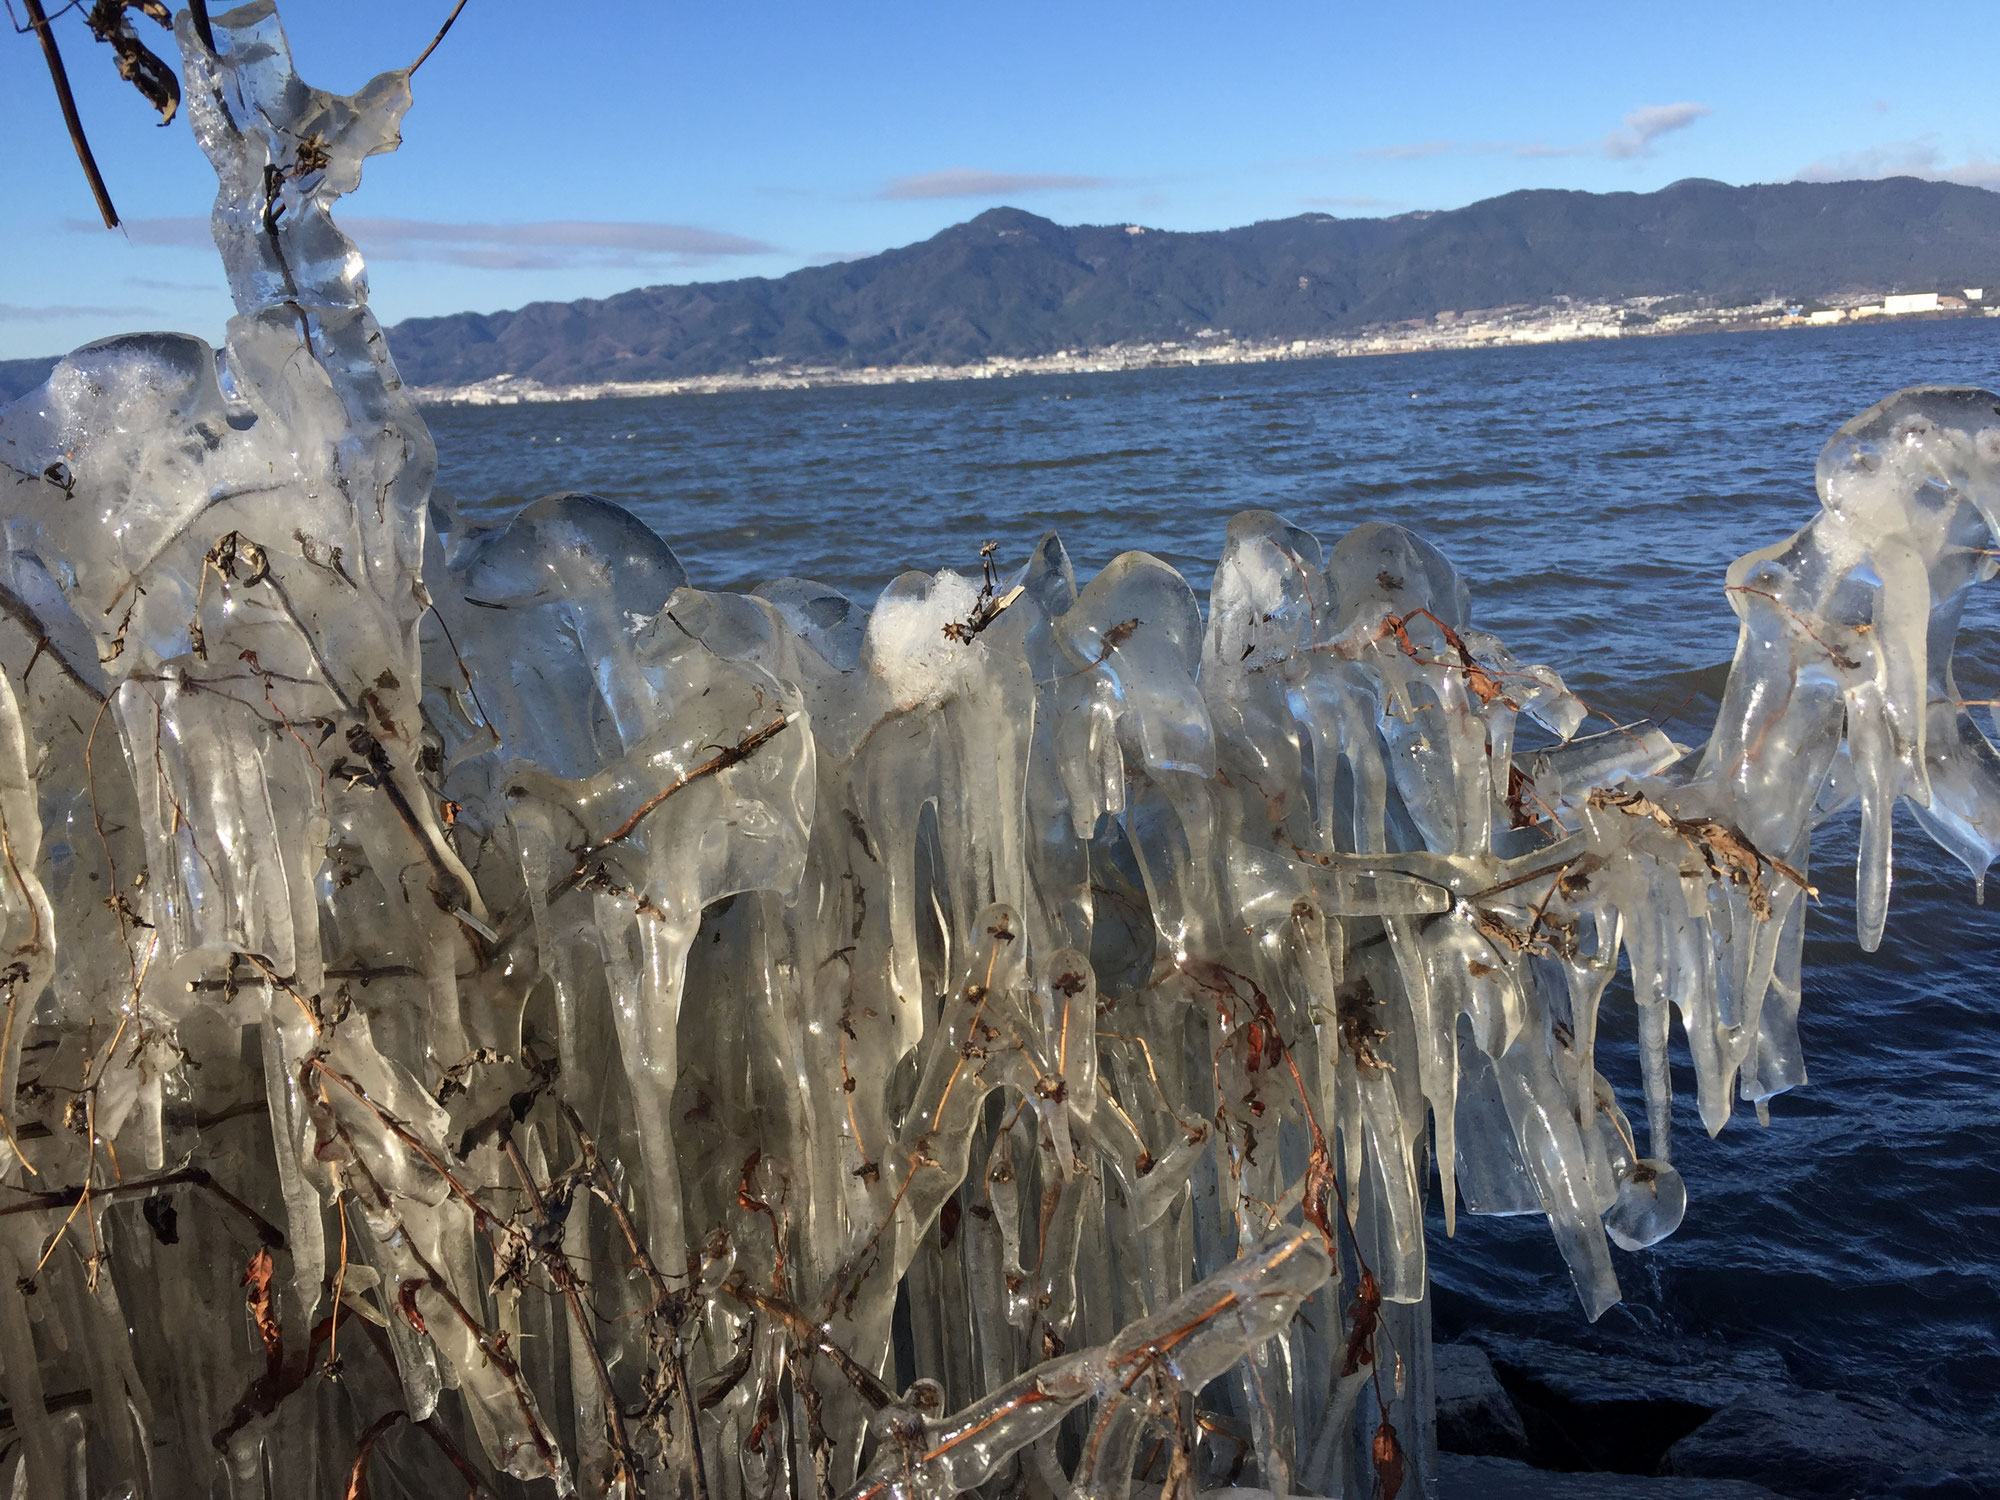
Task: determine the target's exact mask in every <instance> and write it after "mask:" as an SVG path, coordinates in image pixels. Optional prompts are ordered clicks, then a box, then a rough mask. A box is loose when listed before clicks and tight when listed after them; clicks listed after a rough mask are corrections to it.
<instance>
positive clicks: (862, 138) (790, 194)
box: [0, 0, 2000, 358]
mask: <svg viewBox="0 0 2000 1500" xmlns="http://www.w3.org/2000/svg"><path fill="white" fill-rule="evenodd" d="M46 3H47V4H48V5H49V8H51V9H54V8H55V7H56V5H57V4H58V3H59V0H46ZM219 8H220V7H219V6H218V9H219ZM449 8H450V7H449V3H448V0H292V3H290V4H285V5H283V6H282V10H283V14H284V15H285V17H286V22H287V26H288V28H289V30H290V32H291V36H292V43H293V48H294V51H295V53H296V54H297V57H298V60H299V66H300V69H301V72H302V74H303V75H304V77H305V78H306V79H307V81H309V82H311V83H315V84H317V85H319V86H321V87H328V88H337V89H340V90H342V91H349V90H352V89H354V88H356V87H358V86H359V85H360V84H361V83H363V82H364V81H366V79H367V78H368V77H369V76H370V75H372V74H373V73H376V72H379V71H383V70H385V69H388V68H391V67H395V66H398V65H401V64H403V63H406V62H408V61H409V60H410V59H412V58H414V57H415V56H416V55H417V53H418V52H419V51H421V50H422V48H423V45H424V44H425V43H426V42H427V41H428V40H429V39H430V36H431V34H432V33H433V32H434V31H435V29H436V27H437V25H438V23H439V22H440V21H441V20H442V19H443V16H444V14H445V12H446V11H447V10H448V9H449ZM20 10H21V8H20V5H19V3H18V0H15V4H14V11H15V13H16V15H17V16H18V15H19V14H20ZM136 24H137V25H138V27H139V29H140V32H141V35H142V36H144V37H145V38H146V40H147V41H148V42H149V43H151V44H153V45H155V46H156V48H157V49H158V50H161V51H162V52H163V54H164V55H166V56H168V57H169V59H170V60H172V58H173V53H172V50H171V49H172V41H171V38H170V37H169V36H168V34H167V33H165V32H164V31H160V30H159V29H158V28H156V27H154V26H153V25H152V24H151V23H150V22H147V21H145V20H143V19H137V20H136ZM56 25H57V28H58V33H59V36H60V38H61V41H62V43H63V47H64V53H65V56H66V58H67V60H68V62H69V65H70V73H71V76H72V79H73V80H74V82H75V84H76V86H77V94H78V100H79V105H80V108H81V110H82V113H83V117H84V121H85V124H86V126H87V128H88V129H89V131H90V135H91V139H92V141H93V143H94V145H95V146H96V148H97V154H98V157H99V159H100V161H101V163H102V164H103V166H104V171H105V176H106V178H107V180H108V183H109V186H110V189H111V193H112V196H113V198H114V200H115V201H116V203H117V205H118V208H119V211H120V212H121V214H122V215H123V216H124V217H125V219H126V220H127V227H126V228H125V229H124V230H123V231H118V232H106V231H105V230H104V229H102V228H101V227H98V226H97V225H96V224H95V215H94V212H93V209H92V205H91V201H90V198H89V195H88V192H87V191H86V189H85V187H84V183H83V178H82V175H81V173H80V172H79V171H78V170H77V167H76V163H75V159H74V157H73V156H72V155H71V153H70V149H69V145H68V141H67V139H66V137H65V136H64V134H63V131H62V126H61V121H60V117H59V116H58V114H57V110H56V105H55V99H54V94H53V90H52V89H51V88H50V86H49V82H48V78H47V75H46V73H45V72H44V71H43V67H42V61H41V54H40V51H39V49H38V48H37V47H36V46H35V45H34V42H33V40H32V38H31V37H27V36H8V35H5V34H0V140H4V141H5V142H6V143H7V147H6V150H5V152H4V156H0V162H3V163H4V164H0V188H4V193H3V194H0V204H4V210H0V358H4V357H12V356H25V355H35V354H43V353H53V352H57V351H60V350H63V349H67V348H70V347H72V346H74V345H76V344H78V343H81V342H83V341H85V340H87V339H90V338H94V337H99V336H101V335H103V334H106V333H111V332H118V331H123V330H126V329H133V328H155V327H170V328H181V329H186V330H187V331H190V332H194V333H198V334H201V335H202V336H204V337H207V338H209V339H211V340H215V339H218V338H219V337H220V333H221V328H222V323H223V320H224V319H225V318H226V317H227V315H228V312H229V307H228V300H227V297H226V295H225V293H224V291H223V285H222V278H221V275H220V273H219V271H218V270H217V268H216V265H215V257H214V252H213V250H212V248H211V247H210V246H209V245H208V243H207V238H206V222H205V221H206V216H207V211H208V205H209V203H210V201H211V199H212V197H213V192H214V179H213V178H212V176H211V175H210V174H209V171H208V167H207V164H206V162H205V161H204V160H203V158H202V156H201V154H200V152H199V150H198V149H197V148H196V147H195V145H194V142H193V140H192V139H191V137H190V136H189V135H188V133H187V131H186V129H185V127H184V124H183V123H182V122H178V121H177V122H176V123H175V124H174V125H173V126H171V127H169V128H167V129H164V130H162V129H159V128H158V127H156V126H155V125H154V124H152V123H151V119H152V117H151V116H150V114H149V112H148V111H147V108H146V106H145V105H144V103H143V102H142V101H141V100H140V99H139V97H138V96H137V94H136V93H134V92H133V91H132V90H131V89H130V87H129V86H128V85H126V84H124V83H123V82H121V81H120V80H119V79H118V78H117V77H116V75H115V74H114V73H113V71H112V69H111V66H110V60H109V55H108V53H107V51H106V49H104V48H102V47H100V46H99V45H98V44H97V43H95V42H94V41H92V40H91V38H90V36H89V33H88V32H87V31H86V30H85V29H84V27H83V25H82V21H81V17H80V15H78V14H76V13H71V14H69V15H65V16H62V17H60V18H59V19H58V20H57V22H56ZM1997 54H2000V7H1995V6H1992V5H1987V4H1974V3H1960V4H1955V5H1923V4H1908V3H1906V4H1902V5H1899V6H1895V7H1882V6H1879V5H1860V4H1851V3H1847V0H1823V3H1820V4H1815V5H1787V4H1751V5H1745V4H1743V3H1742V0H1733V3H1730V4H1724V5H1709V4H1703V3H1680V4H1675V5H1672V6H1664V5H1646V6H1640V5H1629V4H1609V5H1607V4H1605V3H1603V0H1597V3H1593V4H1588V5H1582V4H1579V5H1559V4H1534V3H1514V4H1499V5H1495V4H1492V3H1490V0H1487V3H1481V4H1457V3H1453V4H1442V3H1417V0H1406V3H1400V4H1393V5H1382V4H1368V5H1361V4H1353V3H1342V4H1326V3H1322V4H1317V5H1291V4H1244V5H1236V6H1221V5H1215V4H1213V3H1209V4H1201V5H1193V4H1179V3H1174V0H1152V3H1146V4H1123V3H1118V4H1109V3H1091V0H1069V3H1067V4H1062V5H1053V4H1037V3H1013V4H1008V5H987V6H973V5H949V4H939V3H935V0H933V3H929V4H914V3H912V4H900V3H870V0H850V3H846V4H840V5H835V4H831V3H823V4H819V5H794V4H786V3H782V0H773V3H767V4H763V5H756V6H749V5H715V4H699V5H698V4H693V3H683V0H651V3H644V4H641V3H636V0H624V3H618V4H612V3H606V0H569V3H566V4H560V5H550V4H548V3H546V0H540V3H536V4H528V3H525V0H470V3H469V4H468V5H467V6H466V8H465V12H464V14H463V15H462V16H461V17H460V19H459V22H458V24H457V26H456V28H455V29H454V30H453V32H452V33H451V35H450V36H449V37H448V38H447V39H446V40H445V43H444V45H443V46H442V47H440V48H439V49H438V52H437V54H436V55H435V56H433V57H432V58H431V60H430V61H429V62H427V63H426V64H425V65H424V67H423V69H422V70H421V71H420V72H419V73H418V74H417V77H416V85H415V86H416V107H415V108H414V109H413V110H412V112H411V114H410V116H409V119H408V120H407V122H406V124H405V128H404V146H403V149H402V150H401V151H400V152H398V153H397V154H396V155H394V156H391V157H386V158H377V159H376V160H375V161H373V162H371V163H370V165H369V168H368V172H367V176H366V178H365V179H364V181H363V183H362V188H361V191H360V193H359V194H357V195H356V196H355V197H353V198H350V199H349V200H347V202H346V204H345V208H346V210H347V213H346V215H345V221H346V222H348V223H349V225H350V227H351V229H352V230H353V232H354V233H355V236H356V238H357V239H358V240H359V241H360V243H361V245H362V248H363V250H364V251H365V252H366V253H367V254H368V256H369V260H370V268H371V278H372V281H373V285H374V300H375V305H376V308H377V310H378V312H379V313H380V314H381V315H382V317H383V319H384V321H385V322H393V321H395V320H397V319H399V318H403V317H407V316H411V315H414V314H420V313H442V312H453V311H458V310H461V309H466V308H476V309H483V310H491V309H495V308H501V307H513V306H518V305H520V304H521V303H524V302H528V301H533V300H536V299H541V298H554V299H568V298H573V297H581V296H599V295H604V294H607V293H610V292H614V291H620V290H623V289H625V288H627V287H632V286H642V285H649V284H655V283H659V282H672V281H690V280H712V279H720V278H727V277H735V276H751V275H766V276H768V275H781V274H783V273H784V272H786V271H788V270H792V269H794V268H796V267H798V266H802V265H806V264H810V263H815V262H822V261H826V260H830V259H838V258H843V257H849V256H855V255H864V254H868V253H871V252H874V251H877V250H881V249H885V248H887V247H889V246H892V245H901V244H908V243H910V242H912V241H915V240H919V239H923V238H925V237H926V236H928V235H931V234H933V233H935V232H936V231H937V230H939V229H941V228H943V227H945V226H946V225H948V224H951V223H955V222H957V221H959V220H962V219H965V218H969V217H970V216H971V215H973V214H975V213H977V212H979V211H980V210H981V209H984V208H987V207H991V206H992V205H994V204H996V203H1013V204H1016V205H1018V206H1020V207H1023V208H1027V209H1030V210H1032V211H1034V212H1037V213H1041V214H1045V215H1047V216H1048V217H1050V218H1053V219H1057V220H1059V221H1062V222H1065V223H1085V222H1092V223H1107V222H1111V223H1116V222H1136V223H1142V224H1146V225H1150V226H1154V227H1159V228H1169V229H1209V228H1221V227H1225V226H1229V225H1234V224H1243V223H1248V222H1251V221H1253V220H1257V219H1267V218H1282V217H1286V216H1289V215H1292V214H1298V213H1303V212H1308V211H1318V212H1325V213H1334V214H1340V215H1343V216H1353V215H1369V216H1373V215H1380V214H1391V213H1400V212H1404V211H1407V210H1410V209H1419V208H1451V207H1456V206H1458V205H1461V204H1464V203H1469V202H1472V201H1474V200H1476V199H1479V198H1484V197H1490V196H1492V195H1494V194H1496V193H1503V192H1508V191H1511V190H1513V189H1516V188H1525V187H1563V188H1584V189H1590V190H1593V191H1600V192H1602V191H1641V192H1643V191H1647V190H1650V189H1653V188H1658V187H1662V186H1664V185H1666V184H1667V183H1669V182H1672V181H1674V180H1675V179H1677V178H1681V177H1690V176H1701V177H1717V178H1721V179H1722V180H1724V181H1726V182H1775V181H1786V180H1790V179H1792V178H1796V177H1800V176H1806V177H1858V176H1882V175H1886V174H1889V173H1893V172H1899V171H1907V172H1914V173H1916V174H1918V175H1925V176H1942V177H1950V178H1953V179H1955V180H1958V181H1964V182H1971V183H1976V184H1979V185H1982V186H1993V187H1996V188H2000V96H1997V95H1996V92H1995V90H1994V89H1993V87H1992V79H1991V67H1992V59H1993V58H1994V57H1995V56H1996V55H1997Z"/></svg>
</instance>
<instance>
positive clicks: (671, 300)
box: [0, 177, 2000, 398]
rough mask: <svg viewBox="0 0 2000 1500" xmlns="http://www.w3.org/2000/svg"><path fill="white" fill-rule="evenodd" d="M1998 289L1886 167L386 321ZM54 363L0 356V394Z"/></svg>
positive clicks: (1966, 221) (720, 345)
mask: <svg viewBox="0 0 2000 1500" xmlns="http://www.w3.org/2000/svg"><path fill="white" fill-rule="evenodd" d="M1994 284H2000V193H1994V192H1989V191H1987V190H1985V189H1983V188H1974V187H1963V186H1959V185H1957V184H1954V183H1945V182H1929V181H1923V180H1919V179H1917V178H1911V177H1892V178H1886V179H1883V180H1879V181H1867V182H1825V183H1808V182H1792V183H1782V184H1762V185H1754V186H1747V187H1731V186H1729V185H1727V184H1725V183H1720V182H1713V181H1709V180H1706V179H1701V178H1690V179H1687V180H1684V181H1681V182H1677V183H1674V184H1673V185H1672V186H1670V187H1666V188H1662V189H1660V190H1659V191H1657V192H1652V193H1583V192H1565V191H1556V190H1530V191H1523V192H1516V193H1508V194H1505V195H1504V196H1502V197H1498V198H1489V199H1485V200H1483V201H1481V202H1478V203H1473V204H1470V205H1468V206H1467V207H1464V208H1459V209H1452V210H1448V211H1444V212H1434V213H1433V212H1420V213H1406V214H1399V215H1396V216H1394V217H1392V218H1379V219H1343V218H1336V217H1333V216H1331V215H1327V214H1304V215H1301V216H1299V217H1297V218H1291V219H1276V220H1268V221H1265V222H1262V223H1257V224H1251V225H1248V226H1246V227H1244V228H1240V229H1224V230H1209V231H1198V232H1179V231H1168V230H1159V229H1148V228H1144V227H1142V226H1139V225H1126V224H1114V225H1079V226H1074V227H1066V226H1063V225H1060V224H1055V223H1052V222H1051V221H1050V220H1048V219H1044V218H1039V217H1037V216H1036V215H1034V214H1030V213H1026V212H1023V211H1022V210H1020V209H1017V208H995V209H991V210H989V211H987V212H985V213H982V214H980V215H979V216H978V217H977V218H975V219H972V220H970V221H968V222H966V223H963V224H957V225H954V226H952V227H951V228H949V229H946V230H944V231H943V232H941V233H939V234H936V235H934V236H932V237H931V238H930V239H927V240H924V241H922V242H921V243H919V244H915V245H907V246H904V247H902V248H900V249H895V250H886V251H884V252H882V253H881V254H879V255H871V256H868V257H866V258H864V259H860V260H852V261H846V262H841V263H836V264H833V265H825V266H813V267H809V268H807V269H805V270H800V271H794V272H792V273H791V274H790V275H787V276H780V277H775V278H772V277H750V278H745V279H741V280H735V281H714V282H696V283H691V284H688V285H681V286H654V287H643V288H640V289H638V290H635V291H630V292H624V293H621V294H619V295H617V296H614V297H606V298H602V299H585V300H581V301H576V302H536V303H531V304H529V305H528V306H526V307H522V308H518V309H515V310H513V311H507V312H493V313H471V312H467V313H455V314H452V315H450V316H447V317H435V318H411V319H408V320H406V321H404V322H402V323H399V324H397V325H395V326H394V327H393V328H391V329H390V330H389V343H390V347H391V348H392V349H393V350H394V351H395V356H396V361H397V364H398V366H399V367H400V368H401V370H402V373H403V376H404V378H405V379H406V380H407V381H409V382H410V383H411V384H413V385H420V386H452V385H462V384H466V383H469V382H472V381H476V380H482V379H486V378H488V377H491V376H495V375H503V374H504V375H517V376H526V377H530V378H533V379H536V380H539V381H542V382H544V383H547V384H567V383H578V382H595V381H617V380H630V381H637V380H664V379H673V378H677V377H685V376H699V375H714V374H724V373H733V372H740V371H746V370H752V369H757V368H769V367H771V366H774V365H808V366H835V367H862V366H868V365H875V366H883V365H904V364H946V365H956V364H968V363H974V362H977V361H979V360H981V359H983V358H986V357H988V356H1013V357H1031V356H1036V355H1047V354H1054V353H1057V352H1059V351H1062V350H1065V349H1074V350H1088V349H1100V348H1106V347H1109V346H1112V345H1116V344H1121V343H1139V342H1146V343H1152V342H1164V341H1168V340H1177V339H1185V338H1187V337H1190V336H1192V335H1194V334H1196V333H1197V332H1199V331H1201V330H1213V331H1216V332H1222V331H1227V332H1229V333H1231V334H1233V335H1234V336H1236V337H1237V338H1239V339H1254V340H1266V339H1291V338H1305V339H1311V338H1320V337H1329V336H1337V335H1343V334H1352V333H1356V332H1359V331H1361V330H1362V329H1365V328H1368V327H1371V326H1377V325H1382V324H1388V323H1395V322H1399V321H1402V320H1406V319H1412V318H1428V317H1431V316H1433V315H1435V314H1436V313H1439V312H1443V311H1447V310H1471V309H1480V308H1494V307H1503V306H1509V305H1519V304H1529V305H1546V304H1550V303H1553V302H1555V301H1557V300H1558V299H1560V298H1564V297H1571V298H1577V299H1581V300H1596V301H1612V300H1618V299H1622V298H1627V297H1637V296H1653V295H1665V296H1672V295H1686V296H1689V297H1693V298H1696V299H1700V300H1702V301H1705V302H1710V303H1713V304H1714V305H1717V306H1736V305H1742V304H1745V303H1749V302H1754V301H1757V300H1759V299H1761V298H1765V297H1769V296H1772V295H1777V296H1783V297H1788V298H1798V299H1814V298H1823V297H1829V296H1834V295H1838V294H1841V293H1849V292H1883V291H1895V290H1931V289H1935V288H1944V287H1959V286H1986V285H1994ZM48 364H49V361H47V360H17V361H9V362H4V363H0V398H4V397H7V396H9V395H12V394H17V393H18V392H19V391H20V390H25V389H28V388H31V387H32V386H33V385H34V384H35V383H36V382H38V381H39V380H40V379H41V378H42V374H41V373H39V372H45V371H46V369H47V368H48Z"/></svg>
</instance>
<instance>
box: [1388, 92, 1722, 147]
mask: <svg viewBox="0 0 2000 1500" xmlns="http://www.w3.org/2000/svg"><path fill="white" fill-rule="evenodd" d="M1709 113H1710V110H1709V107H1708V106H1707V105H1706V104H1694V103H1689V102H1685V101H1683V102H1682V103H1679V104H1642V105H1640V106H1639V108H1637V109H1635V110H1633V111H1632V112H1631V113H1630V114H1628V115H1627V116H1625V122H1624V124H1622V125H1621V126H1619V128H1618V129H1616V130H1613V131H1611V132H1609V133H1608V134H1607V135H1605V137H1604V138H1603V139H1602V140H1600V141H1597V142H1595V143H1594V144H1591V145H1586V146H1555V145H1550V144H1549V143H1548V142H1546V141H1411V142H1408V143H1406V144H1403V145H1397V146H1370V147H1368V148H1367V149H1366V150H1362V151H1357V152H1355V153H1354V154H1355V156H1357V157H1359V158H1360V159H1361V160H1363V161H1422V160H1424V159H1425V158H1427V157H1432V156H1442V155H1443V154H1444V153H1445V152H1447V151H1472V152H1479V153H1487V152H1497V151H1504V152H1506V153H1507V154H1508V155H1509V156H1516V157H1520V158H1521V159H1523V160H1525V161H1542V160H1547V159H1551V158H1558V157H1566V156H1608V157H1610V158H1611V159H1612V160H1613V161H1630V160H1632V159H1633V158H1634V157H1641V156H1651V155H1652V154H1653V143H1654V142H1655V141H1657V140H1658V139H1659V138H1660V137H1661V136H1663V135H1669V134H1671V133H1672V132H1674V131H1676V130H1685V129H1687V127H1688V126H1690V125H1692V124H1693V123H1694V122H1695V121H1696V120H1699V119H1700V118H1701V117H1702V116H1703V115H1706V114H1709Z"/></svg>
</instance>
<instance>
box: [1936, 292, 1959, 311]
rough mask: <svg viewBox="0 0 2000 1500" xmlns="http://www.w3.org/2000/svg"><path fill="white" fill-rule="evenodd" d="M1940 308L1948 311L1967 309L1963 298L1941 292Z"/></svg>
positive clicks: (1939, 297) (1939, 294)
mask: <svg viewBox="0 0 2000 1500" xmlns="http://www.w3.org/2000/svg"><path fill="white" fill-rule="evenodd" d="M1938 306H1939V307H1942V308H1945V309H1947V310H1952V309H1959V310H1962V309H1963V308H1964V307H1965V299H1964V298H1963V297H1954V296H1952V295H1951V293H1949V292H1939V293H1938Z"/></svg>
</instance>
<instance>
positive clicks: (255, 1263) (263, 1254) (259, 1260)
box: [243, 1247, 285, 1370]
mask: <svg viewBox="0 0 2000 1500" xmlns="http://www.w3.org/2000/svg"><path fill="white" fill-rule="evenodd" d="M271 1276H272V1267H271V1252H270V1251H269V1250H266V1249H263V1248H261V1247H260V1248H259V1249H258V1251H257V1253H256V1254H255V1255H253V1256H251V1257H250V1264H249V1265H247V1266H245V1267H244V1268H243V1285H244V1286H247V1287H248V1288H250V1293H249V1295H248V1296H247V1297H246V1298H245V1299H244V1300H245V1301H246V1302H248V1303H249V1304H250V1316H251V1317H252V1318H254V1319H255V1320H256V1322H257V1336H258V1338H260V1339H262V1340H263V1341H264V1357H265V1359H266V1360H268V1361H269V1363H270V1366H271V1368H272V1369H273V1370H276V1369H277V1368H278V1366H279V1365H281V1364H283V1363H284V1359H285V1333H284V1330H283V1329H282V1328H280V1327H279V1326H278V1314H277V1310H276V1309H275V1308H274V1307H272V1305H271Z"/></svg>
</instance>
